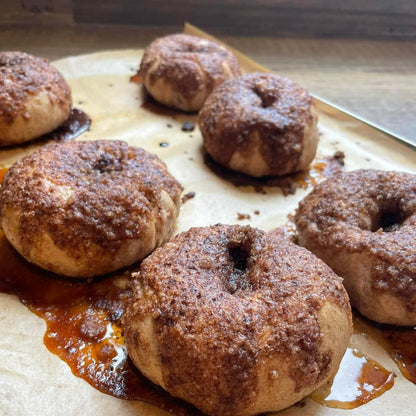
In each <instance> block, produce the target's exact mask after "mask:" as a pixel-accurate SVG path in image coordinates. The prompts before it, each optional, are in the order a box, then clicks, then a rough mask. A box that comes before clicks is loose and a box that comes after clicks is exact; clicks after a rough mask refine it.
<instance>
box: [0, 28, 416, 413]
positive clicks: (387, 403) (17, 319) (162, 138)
mask: <svg viewBox="0 0 416 416" xmlns="http://www.w3.org/2000/svg"><path fill="white" fill-rule="evenodd" d="M185 30H186V31H187V32H188V33H195V34H201V32H198V33H196V31H197V30H196V29H195V28H193V27H191V26H187V27H186V29H185ZM141 54H142V51H141V50H117V51H106V52H100V53H96V54H90V55H83V56H76V57H69V58H66V59H62V60H59V61H57V62H55V63H54V64H55V66H56V67H57V68H58V69H60V70H61V71H62V73H63V74H64V76H65V77H66V78H67V80H68V82H69V84H70V85H71V88H72V93H73V98H74V105H75V106H77V107H78V108H81V109H82V110H84V111H85V112H87V113H88V114H89V116H90V117H91V118H92V120H93V121H92V126H91V130H90V131H88V132H86V133H84V134H83V135H82V136H81V137H80V139H83V140H95V139H120V140H125V141H127V142H128V143H129V144H131V145H135V146H140V147H143V148H144V149H146V150H148V151H149V152H152V153H155V154H157V155H158V156H159V157H160V158H161V159H162V160H163V161H164V162H165V163H166V164H167V165H168V168H169V170H170V172H171V173H172V174H173V175H174V176H175V177H176V178H177V179H178V180H179V181H180V182H181V183H182V184H183V186H184V194H186V193H188V192H195V197H194V198H192V199H190V200H188V201H187V202H186V203H185V204H183V206H182V208H181V213H180V216H179V220H178V225H177V230H176V232H180V231H183V230H187V229H188V228H190V227H191V226H201V225H209V224H214V223H227V224H234V223H238V224H251V225H253V226H255V227H259V228H262V229H264V230H266V231H268V230H272V229H274V228H276V227H278V226H281V225H283V224H285V223H286V221H287V215H288V214H290V213H293V211H294V210H295V208H296V206H297V204H298V201H299V200H300V199H301V198H302V197H303V196H304V195H305V194H306V193H308V192H309V191H310V190H311V188H310V187H309V188H307V189H298V190H297V192H296V193H295V194H294V195H289V196H284V195H283V193H282V191H281V190H280V189H279V188H267V189H266V193H258V192H256V191H255V190H254V189H253V188H252V187H250V186H247V187H238V188H237V187H235V186H234V185H232V184H231V183H229V182H227V181H225V180H224V179H221V178H220V177H218V176H216V175H215V174H214V173H213V172H212V171H211V170H210V169H209V168H208V167H207V166H206V165H205V164H204V161H203V153H202V147H201V135H200V133H199V130H198V128H197V116H196V115H190V114H183V113H180V112H173V111H161V112H158V111H157V112H155V111H149V109H146V106H145V107H142V103H143V99H144V95H143V91H142V86H141V85H138V84H135V83H132V82H130V81H129V79H130V76H131V75H133V74H134V73H135V72H136V71H137V68H138V64H139V62H140V58H141ZM239 58H240V61H241V63H242V65H243V67H244V70H246V71H253V70H263V68H262V67H260V66H259V65H258V64H256V63H254V62H253V61H251V60H249V59H246V58H245V57H243V56H241V55H239ZM317 106H318V110H319V131H320V133H321V136H320V143H319V147H318V154H317V158H318V159H319V158H321V157H324V156H330V155H333V154H334V153H335V152H336V151H342V152H344V153H345V168H346V170H353V169H358V168H377V169H386V170H404V171H410V172H414V171H415V167H416V152H415V151H414V150H413V149H412V148H410V147H409V146H408V145H407V144H404V143H402V142H400V141H398V140H395V139H393V138H392V137H391V136H390V135H389V134H385V133H383V132H382V131H380V130H378V129H376V128H374V127H372V126H370V125H368V124H366V123H364V122H361V121H359V120H357V119H355V118H354V117H352V116H350V115H348V114H346V113H344V112H342V111H340V110H338V109H336V108H334V107H332V106H330V105H328V104H326V103H325V102H324V101H320V100H318V101H317ZM185 121H192V122H194V123H195V126H196V128H195V130H194V131H192V132H184V131H182V130H181V126H182V124H183V123H184V122H185ZM162 142H163V143H168V146H167V147H162V146H160V143H162ZM37 147H38V145H37V144H33V145H29V146H25V147H18V148H13V149H7V150H3V151H0V167H7V166H9V165H10V164H11V163H13V162H14V161H15V160H17V159H19V158H20V157H22V156H23V155H24V154H26V153H29V152H31V151H33V150H35V149H36V148H37ZM256 211H259V213H258V214H255V212H256ZM238 214H246V215H247V216H249V218H248V217H247V218H246V219H239V215H238ZM0 267H1V265H0ZM0 322H1V325H0V415H16V416H18V415H35V416H37V415H39V416H40V415H42V416H44V415H45V416H47V415H54V416H55V415H57V416H60V415H62V416H63V415H91V416H92V415H103V416H106V415H114V414H117V415H120V416H128V415H136V416H137V415H154V416H157V415H166V414H167V413H165V412H163V411H161V410H159V409H156V408H154V407H153V406H150V405H147V404H145V403H141V402H132V401H125V400H120V399H116V398H114V397H111V396H108V395H105V394H102V393H100V392H99V391H97V390H96V389H94V388H93V387H91V386H90V385H89V384H88V383H87V382H85V381H84V380H82V379H80V378H77V377H75V376H74V375H72V373H71V371H70V369H69V367H68V366H67V365H66V364H65V363H64V362H63V361H61V360H60V359H59V358H58V357H57V356H55V355H53V354H52V353H50V352H49V351H48V350H47V349H46V347H45V346H44V344H43V340H42V339H43V335H44V332H45V323H44V322H43V320H41V319H40V318H38V317H37V316H35V315H34V314H32V313H31V312H29V311H28V310H27V309H26V307H24V306H23V305H22V304H21V303H20V302H19V301H18V300H17V299H16V298H15V297H14V296H10V295H4V294H0ZM351 345H353V346H356V347H358V348H359V350H360V352H362V353H364V354H368V355H369V356H370V357H371V358H373V359H375V360H376V361H377V362H379V363H380V364H381V365H383V366H384V367H385V368H386V369H388V370H391V371H394V372H395V373H396V374H397V377H396V379H395V384H394V386H393V388H392V389H391V390H389V391H387V392H386V393H384V394H383V395H381V396H380V397H378V398H377V399H375V400H373V401H371V402H369V403H368V404H366V405H364V406H361V407H358V408H356V409H352V410H340V409H331V408H326V407H323V406H320V405H318V404H317V403H315V402H313V401H312V400H310V399H307V400H306V406H305V407H302V408H299V407H291V408H289V409H287V410H284V411H282V412H280V413H279V415H282V416H289V415H291V416H292V415H305V416H308V415H322V416H326V415H331V416H332V415H340V416H344V415H345V416H347V415H348V416H355V415H359V416H363V415H365V416H372V415H383V416H384V415H386V416H387V415H388V416H391V415H396V414H400V415H405V416H406V415H409V416H410V415H413V414H414V410H413V409H414V407H415V405H416V395H415V394H414V393H415V385H414V384H412V383H411V382H409V381H407V380H406V379H404V378H403V376H402V375H401V373H400V371H399V370H398V369H397V367H396V365H395V364H394V362H393V361H392V360H391V358H390V357H389V356H388V354H387V353H386V352H385V351H384V350H383V349H382V348H381V347H379V346H378V345H377V344H376V343H375V342H374V341H373V340H371V339H369V338H368V337H367V336H365V335H361V334H355V335H353V336H352V338H351Z"/></svg>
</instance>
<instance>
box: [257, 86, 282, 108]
mask: <svg viewBox="0 0 416 416" xmlns="http://www.w3.org/2000/svg"><path fill="white" fill-rule="evenodd" d="M253 92H254V93H255V94H256V95H257V96H258V97H259V98H260V100H261V106H262V107H263V108H268V107H271V106H272V105H273V104H274V103H275V102H276V100H277V97H276V94H275V93H273V92H272V91H269V90H263V89H260V88H259V87H254V88H253Z"/></svg>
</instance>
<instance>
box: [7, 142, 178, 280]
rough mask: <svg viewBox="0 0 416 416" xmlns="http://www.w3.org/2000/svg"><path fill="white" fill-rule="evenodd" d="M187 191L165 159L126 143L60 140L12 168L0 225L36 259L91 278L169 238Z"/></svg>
mask: <svg viewBox="0 0 416 416" xmlns="http://www.w3.org/2000/svg"><path fill="white" fill-rule="evenodd" d="M180 194H181V186H180V184H179V183H178V182H177V181H176V180H175V179H174V178H173V177H172V176H171V175H170V174H169V173H168V172H167V169H166V166H165V165H164V163H162V162H161V161H160V160H159V159H158V158H157V157H156V156H154V155H151V154H149V153H147V152H145V151H144V150H142V149H139V148H135V147H129V146H128V145H127V143H125V142H121V141H117V140H107V141H106V140H102V141H71V142H64V143H59V144H57V143H54V144H50V145H46V146H44V147H42V148H41V149H39V150H37V151H35V152H33V153H31V154H30V155H28V156H26V157H24V158H22V159H21V160H19V161H18V162H16V163H15V164H14V165H12V166H11V167H10V169H9V170H8V172H7V173H6V175H5V177H4V179H3V183H2V186H1V189H0V224H1V227H2V229H3V231H4V234H5V236H6V237H7V239H8V240H9V242H10V243H11V244H12V245H13V246H14V248H15V249H16V250H17V251H18V252H19V253H20V254H21V255H22V256H23V257H25V258H26V260H28V261H29V262H31V263H34V264H36V265H38V266H40V267H42V268H44V269H46V270H49V271H51V272H54V273H57V274H60V275H65V276H69V277H86V278H88V277H93V276H98V275H102V274H105V273H109V272H112V271H114V270H117V269H120V268H122V267H125V266H128V265H130V264H132V263H135V262H136V261H138V260H141V259H142V258H143V257H144V256H146V255H147V254H149V253H150V252H151V251H152V250H153V249H154V248H155V247H157V246H159V245H161V244H162V243H163V242H165V241H166V240H167V239H168V238H169V237H170V235H171V233H172V232H173V228H174V223H175V220H176V217H177V215H178V212H179V205H180Z"/></svg>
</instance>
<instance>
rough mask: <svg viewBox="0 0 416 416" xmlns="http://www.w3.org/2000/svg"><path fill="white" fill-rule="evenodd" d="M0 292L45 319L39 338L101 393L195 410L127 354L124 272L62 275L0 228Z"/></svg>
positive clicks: (184, 414)
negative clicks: (98, 276) (21, 250)
mask: <svg viewBox="0 0 416 416" xmlns="http://www.w3.org/2000/svg"><path fill="white" fill-rule="evenodd" d="M0 264H1V268H0V292H3V293H9V294H13V295H16V296H18V298H19V299H20V301H21V302H22V303H23V304H24V305H25V306H27V307H28V308H29V310H31V311H32V312H34V313H35V314H36V315H38V316H40V317H41V318H42V319H44V320H45V321H46V326H47V329H46V333H45V336H44V343H45V345H46V347H47V348H48V349H49V350H50V351H51V352H52V353H54V354H56V355H58V357H59V358H61V359H62V360H63V361H65V362H66V363H67V364H68V365H69V366H70V368H71V370H72V372H73V374H75V375H76V376H78V377H81V378H83V379H84V380H86V381H87V382H88V383H90V384H91V385H92V386H94V387H95V388H97V389H98V390H100V391H101V392H103V393H107V394H110V395H112V396H115V397H118V398H121V399H128V400H141V401H144V402H147V403H150V404H153V405H155V406H157V407H159V408H161V409H163V410H166V411H168V412H172V413H174V414H176V415H179V416H191V415H200V412H199V411H197V410H196V409H194V408H193V407H191V406H190V405H188V404H187V403H185V402H183V401H181V400H179V399H175V398H173V397H171V396H170V395H169V394H168V393H166V392H165V391H164V390H162V389H160V388H159V387H157V386H155V385H153V384H152V383H151V382H150V381H148V380H147V379H146V378H145V377H144V376H143V375H142V374H141V373H140V372H139V371H137V369H136V368H135V367H134V365H133V364H132V362H131V361H130V360H129V359H128V356H127V351H126V348H125V345H124V338H123V333H122V330H121V324H120V320H121V316H122V315H123V311H124V301H125V299H126V298H127V297H128V296H129V290H128V289H127V288H125V287H124V285H123V284H122V283H123V282H124V280H123V277H125V276H123V275H114V276H109V277H107V278H106V279H102V280H97V281H94V282H92V283H87V282H85V281H76V280H74V281H73V280H69V279H62V278H59V277H57V276H54V275H52V274H49V273H47V272H45V271H43V270H41V269H39V268H37V267H35V266H33V265H31V264H29V263H28V262H26V261H25V260H24V259H23V258H22V257H21V256H20V255H19V254H18V253H17V252H16V251H15V250H14V249H13V248H12V246H11V245H10V244H9V243H8V242H7V239H6V238H5V237H4V234H3V233H1V232H0Z"/></svg>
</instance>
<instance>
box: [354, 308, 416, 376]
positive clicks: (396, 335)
mask: <svg viewBox="0 0 416 416" xmlns="http://www.w3.org/2000/svg"><path fill="white" fill-rule="evenodd" d="M354 329H355V331H356V332H361V333H364V334H368V335H370V336H371V337H372V338H373V339H375V340H376V341H377V342H378V343H379V344H380V345H382V346H383V348H384V349H385V350H386V351H387V352H388V353H389V354H390V356H391V358H392V359H393V361H394V362H395V363H396V364H397V367H399V369H400V372H401V373H402V374H403V376H404V377H406V378H407V379H408V380H409V381H411V382H412V383H414V384H416V327H414V328H412V327H395V326H392V325H382V324H378V323H375V322H371V321H369V320H367V319H365V318H364V317H362V316H360V315H358V314H356V315H355V317H354Z"/></svg>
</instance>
